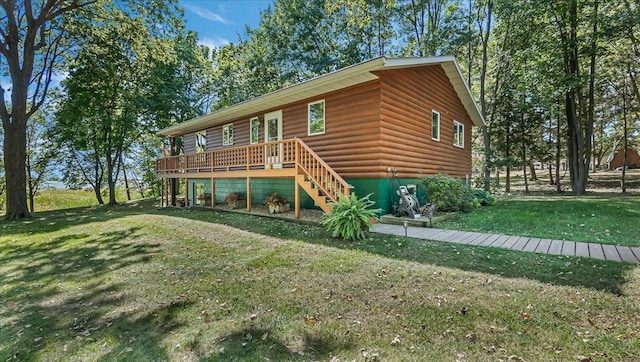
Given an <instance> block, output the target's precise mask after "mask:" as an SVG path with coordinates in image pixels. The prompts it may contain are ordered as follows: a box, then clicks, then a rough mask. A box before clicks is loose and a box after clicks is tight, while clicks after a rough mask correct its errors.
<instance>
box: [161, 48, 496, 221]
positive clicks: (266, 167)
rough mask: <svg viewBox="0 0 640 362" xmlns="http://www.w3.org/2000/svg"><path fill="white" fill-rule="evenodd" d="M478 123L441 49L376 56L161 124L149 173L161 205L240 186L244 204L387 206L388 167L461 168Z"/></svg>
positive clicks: (411, 173) (216, 198)
mask: <svg viewBox="0 0 640 362" xmlns="http://www.w3.org/2000/svg"><path fill="white" fill-rule="evenodd" d="M483 122H484V121H483V118H482V115H481V113H480V111H479V109H478V106H477V104H476V102H475V101H474V99H473V97H472V95H471V93H470V91H469V88H468V86H467V84H466V82H465V81H464V78H463V76H462V74H461V72H460V68H459V67H458V64H457V62H456V60H455V59H454V58H453V57H450V56H444V57H428V58H393V59H392V58H386V57H380V58H376V59H372V60H369V61H366V62H363V63H360V64H357V65H354V66H351V67H347V68H344V69H340V70H337V71H335V72H332V73H329V74H326V75H323V76H319V77H316V78H314V79H311V80H309V81H306V82H303V83H299V84H296V85H293V86H291V87H288V88H284V89H281V90H279V91H276V92H273V93H269V94H266V95H263V96H260V97H257V98H254V99H251V100H248V101H245V102H242V103H239V104H236V105H233V106H231V107H228V108H225V109H222V110H219V111H215V112H212V113H210V114H207V115H204V116H202V117H199V118H196V119H192V120H189V121H186V122H183V123H180V124H177V125H175V126H171V127H168V128H166V129H163V130H161V131H160V132H159V134H160V135H162V136H165V137H169V140H170V144H171V145H172V147H171V150H172V151H171V154H170V155H169V156H168V157H165V158H162V159H159V160H157V164H156V170H157V175H158V176H159V177H161V178H163V179H168V180H170V182H167V183H166V185H170V186H167V187H166V191H165V195H171V196H167V197H166V202H167V203H171V204H173V205H175V204H176V195H178V194H182V195H184V198H185V200H184V202H185V203H186V205H195V204H197V203H199V202H210V203H212V204H214V205H215V203H216V202H218V203H219V202H221V201H223V199H224V198H225V196H226V195H227V194H228V193H232V192H240V193H243V194H245V195H247V205H246V207H247V209H249V210H250V209H251V205H252V204H254V203H262V200H263V199H264V197H265V196H266V195H268V194H271V193H272V192H278V193H279V194H281V195H283V196H285V197H287V199H288V200H291V201H292V202H293V203H294V205H295V207H294V210H295V212H296V216H297V217H298V216H299V210H300V208H301V207H306V208H311V207H320V208H321V209H323V210H325V211H327V210H329V209H330V206H329V205H328V201H329V200H336V199H337V198H338V197H339V195H340V194H344V195H349V193H350V192H356V193H357V195H358V196H365V195H367V194H369V193H372V194H373V195H372V200H374V201H375V202H376V204H377V206H378V207H380V208H382V209H383V210H389V209H390V208H391V205H392V203H393V202H394V201H393V198H394V197H396V196H395V191H396V189H397V182H396V181H394V177H393V176H394V175H393V172H394V171H397V176H398V177H399V180H400V182H402V183H403V184H404V183H407V182H410V183H411V182H415V179H416V178H417V177H420V176H423V175H429V174H436V173H445V174H448V175H450V176H456V177H465V176H466V175H470V174H471V128H472V127H473V126H480V125H482V124H483ZM178 139H181V141H182V142H181V143H182V144H183V148H182V149H181V150H178V147H176V145H177V144H178V143H180V142H177V141H178ZM180 179H182V180H184V181H185V182H183V184H184V185H185V186H184V190H179V185H180V183H179V182H177V181H178V180H180ZM163 189H164V188H163ZM202 194H207V195H209V194H210V195H212V198H211V200H210V201H207V200H198V199H197V197H198V195H202ZM163 200H164V198H163Z"/></svg>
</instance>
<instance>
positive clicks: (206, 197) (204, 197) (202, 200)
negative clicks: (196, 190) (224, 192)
mask: <svg viewBox="0 0 640 362" xmlns="http://www.w3.org/2000/svg"><path fill="white" fill-rule="evenodd" d="M197 199H198V204H201V205H204V206H207V205H211V193H210V192H203V193H201V194H200V195H198V197H197Z"/></svg>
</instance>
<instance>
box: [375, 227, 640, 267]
mask: <svg viewBox="0 0 640 362" xmlns="http://www.w3.org/2000/svg"><path fill="white" fill-rule="evenodd" d="M372 231H374V232H377V233H381V234H390V235H398V236H404V235H405V229H404V226H402V225H392V224H376V225H374V227H373V228H372ZM406 231H407V236H409V237H412V238H418V239H427V240H435V241H443V242H450V243H457V244H469V245H475V246H489V247H497V248H504V249H512V250H522V251H527V252H535V253H540V254H555V255H568V256H578V257H588V258H595V259H602V260H612V261H618V262H627V263H638V261H639V260H640V247H629V246H616V245H607V244H598V243H585V242H575V241H566V240H550V239H540V238H530V237H526V236H522V237H521V236H515V235H500V234H489V233H479V232H472V231H457V230H444V229H433V228H424V227H417V226H410V227H408V228H407V230H406Z"/></svg>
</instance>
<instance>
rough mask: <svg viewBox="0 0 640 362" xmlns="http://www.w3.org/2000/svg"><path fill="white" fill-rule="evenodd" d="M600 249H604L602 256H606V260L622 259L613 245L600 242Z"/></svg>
mask: <svg viewBox="0 0 640 362" xmlns="http://www.w3.org/2000/svg"><path fill="white" fill-rule="evenodd" d="M602 250H604V257H605V258H607V260H615V261H622V259H620V255H619V254H618V250H616V246H615V245H605V244H602Z"/></svg>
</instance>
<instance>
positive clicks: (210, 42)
mask: <svg viewBox="0 0 640 362" xmlns="http://www.w3.org/2000/svg"><path fill="white" fill-rule="evenodd" d="M230 43H231V42H230V41H229V40H227V39H225V38H218V37H216V38H213V39H212V38H203V39H200V40H198V44H199V45H204V46H206V47H207V48H209V49H214V48H222V47H223V46H225V45H227V44H230Z"/></svg>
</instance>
